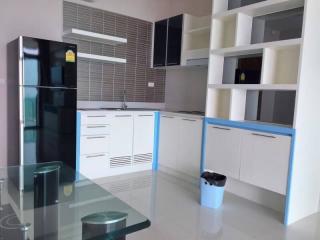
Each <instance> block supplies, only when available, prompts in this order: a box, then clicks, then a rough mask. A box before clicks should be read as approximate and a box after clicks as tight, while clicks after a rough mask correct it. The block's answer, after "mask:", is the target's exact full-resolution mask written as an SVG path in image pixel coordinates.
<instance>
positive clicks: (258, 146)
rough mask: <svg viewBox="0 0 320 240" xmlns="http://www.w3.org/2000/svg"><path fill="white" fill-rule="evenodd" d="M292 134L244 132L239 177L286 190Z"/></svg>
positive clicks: (265, 186) (271, 188)
mask: <svg viewBox="0 0 320 240" xmlns="http://www.w3.org/2000/svg"><path fill="white" fill-rule="evenodd" d="M290 146H291V137H288V136H280V135H273V134H265V133H259V132H251V131H246V132H245V134H244V136H243V140H242V145H241V174H240V180H242V181H244V182H247V183H250V184H253V185H255V186H258V187H262V188H265V189H268V190H271V191H274V192H277V193H280V194H285V193H286V188H287V177H288V166H289V158H290Z"/></svg>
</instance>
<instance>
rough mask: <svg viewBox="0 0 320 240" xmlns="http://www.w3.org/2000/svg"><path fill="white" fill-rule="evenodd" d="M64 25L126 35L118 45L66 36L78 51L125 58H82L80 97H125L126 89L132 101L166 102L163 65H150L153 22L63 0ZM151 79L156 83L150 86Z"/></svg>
mask: <svg viewBox="0 0 320 240" xmlns="http://www.w3.org/2000/svg"><path fill="white" fill-rule="evenodd" d="M63 28H64V30H68V29H71V28H78V29H81V30H86V31H91V32H96V33H101V34H106V35H111V36H117V37H122V38H127V40H128V42H127V44H121V45H117V46H111V45H106V44H102V43H95V42H90V41H83V40H75V39H70V38H64V41H66V42H71V43H75V44H77V45H78V51H79V52H82V53H90V54H95V55H102V56H110V57H117V58H124V59H126V60H127V63H126V64H114V63H105V64H102V63H95V62H93V61H84V60H80V61H79V65H78V76H79V78H78V100H79V101H116V102H118V101H122V98H123V91H124V90H126V96H127V101H129V102H164V98H165V77H166V71H165V70H164V69H152V68H151V52H152V31H153V25H152V23H151V22H147V21H144V20H140V19H136V18H132V17H127V16H124V15H120V14H116V13H112V12H108V11H103V10H99V9H95V8H90V7H87V6H82V5H78V4H75V3H71V2H64V4H63ZM148 82H154V85H155V87H154V88H149V87H148Z"/></svg>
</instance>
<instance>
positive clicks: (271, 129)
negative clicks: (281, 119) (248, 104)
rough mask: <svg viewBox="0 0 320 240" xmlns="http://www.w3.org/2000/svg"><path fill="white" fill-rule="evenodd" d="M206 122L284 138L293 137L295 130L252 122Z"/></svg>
mask: <svg viewBox="0 0 320 240" xmlns="http://www.w3.org/2000/svg"><path fill="white" fill-rule="evenodd" d="M206 122H207V123H208V124H215V125H221V126H228V127H235V128H241V129H245V130H252V131H258V132H266V133H272V134H278V135H285V136H293V135H294V134H295V129H293V128H289V127H280V126H274V125H270V124H267V123H266V124H263V123H254V122H240V121H231V120H225V119H218V118H206Z"/></svg>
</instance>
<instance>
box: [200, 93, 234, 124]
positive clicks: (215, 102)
mask: <svg viewBox="0 0 320 240" xmlns="http://www.w3.org/2000/svg"><path fill="white" fill-rule="evenodd" d="M230 100H231V90H219V89H208V95H207V102H210V103H211V104H210V107H209V106H207V111H206V113H207V116H208V117H213V118H224V119H229V117H230Z"/></svg>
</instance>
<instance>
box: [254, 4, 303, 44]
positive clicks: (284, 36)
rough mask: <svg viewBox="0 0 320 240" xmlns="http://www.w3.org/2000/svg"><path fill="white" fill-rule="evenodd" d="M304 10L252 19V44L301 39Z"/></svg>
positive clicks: (292, 10)
mask: <svg viewBox="0 0 320 240" xmlns="http://www.w3.org/2000/svg"><path fill="white" fill-rule="evenodd" d="M303 11H304V8H303V7H301V8H295V9H291V10H287V11H282V12H276V13H272V14H269V15H264V16H260V17H255V18H253V19H252V34H251V41H250V42H251V43H252V44H255V43H263V42H272V41H281V40H288V39H297V38H301V35H302V22H303Z"/></svg>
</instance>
